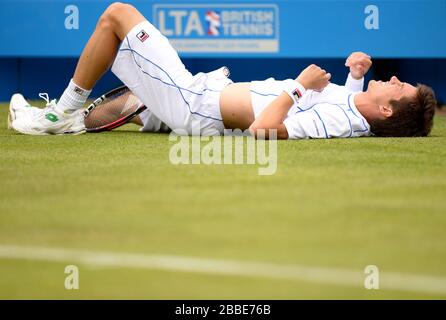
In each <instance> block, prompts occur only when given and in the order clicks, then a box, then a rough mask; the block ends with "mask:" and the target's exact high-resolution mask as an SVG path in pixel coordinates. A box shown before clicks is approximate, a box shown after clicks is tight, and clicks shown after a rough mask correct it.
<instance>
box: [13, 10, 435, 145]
mask: <svg viewBox="0 0 446 320" xmlns="http://www.w3.org/2000/svg"><path fill="white" fill-rule="evenodd" d="M371 64H372V61H371V58H370V56H368V55H366V54H364V53H361V52H356V53H353V54H352V55H351V56H350V57H349V58H348V59H347V61H346V66H347V67H349V68H350V74H349V76H348V78H347V81H346V83H345V85H344V86H339V85H335V84H332V83H330V78H331V75H330V73H327V72H326V71H325V70H323V69H321V68H320V67H318V66H316V65H310V66H308V67H307V68H306V69H305V70H303V71H302V72H301V73H300V74H299V76H298V77H297V78H296V79H294V80H293V79H287V80H283V81H278V80H275V79H273V78H270V79H267V80H264V81H252V82H249V83H233V82H232V81H231V80H230V79H229V70H228V69H227V68H226V67H222V68H220V69H218V70H215V71H213V72H209V73H198V74H196V75H192V74H191V73H190V72H189V71H188V70H187V69H186V68H185V66H184V65H183V63H182V62H181V60H180V58H179V57H178V54H177V52H176V51H175V50H174V49H173V47H172V46H171V45H170V43H169V40H168V39H167V38H166V37H165V36H163V35H162V34H161V33H160V31H159V30H157V29H156V28H155V27H154V26H153V25H152V24H151V23H150V22H149V21H147V20H146V19H145V18H144V16H142V14H141V13H140V12H139V11H138V10H137V9H135V8H134V7H133V6H131V5H128V4H123V3H114V4H112V5H110V6H109V7H108V8H107V9H106V10H105V12H104V13H103V15H102V16H101V17H100V19H99V21H98V23H97V27H96V30H95V31H94V33H93V34H92V36H91V38H90V40H89V41H88V43H87V45H86V47H85V48H84V50H83V52H82V55H81V57H80V59H79V61H78V64H77V67H76V70H75V73H74V76H73V78H72V79H71V81H70V83H69V84H68V87H67V88H66V89H65V91H64V93H63V94H62V96H61V97H60V99H59V100H58V102H57V103H56V100H53V101H49V99H47V100H48V105H47V108H45V109H42V110H40V111H35V112H31V113H24V112H22V113H20V112H19V110H20V108H21V107H23V106H24V105H26V102H25V101H24V99H23V98H22V97H21V96H20V95H15V96H13V99H12V100H11V108H10V109H11V115H10V118H11V125H12V127H13V128H14V129H15V130H17V131H19V132H21V133H24V134H34V135H42V134H77V133H82V132H84V130H85V127H84V125H83V122H82V119H81V117H82V112H81V111H82V107H83V105H84V104H85V102H86V99H87V98H88V96H89V94H90V92H91V89H92V88H93V86H94V85H95V84H96V82H97V81H98V80H99V79H100V78H101V76H102V75H103V74H104V73H105V72H106V71H107V70H108V69H109V68H110V67H111V69H112V71H113V73H114V74H115V75H116V76H117V77H118V78H119V79H120V80H121V81H122V82H123V83H124V84H125V85H126V86H128V87H129V88H130V90H131V91H132V92H133V93H134V94H135V95H136V96H137V97H138V98H139V99H140V100H141V104H144V105H146V106H147V107H148V109H147V110H146V111H144V112H143V113H141V114H140V116H139V117H138V118H137V119H136V122H138V123H139V124H140V125H141V126H142V130H141V131H149V132H153V131H159V130H161V129H162V128H164V127H165V126H167V127H168V128H170V129H171V130H174V131H175V130H178V131H179V132H182V133H187V134H195V133H198V134H200V135H219V134H222V133H223V132H224V130H225V129H236V128H238V129H242V130H245V129H248V128H249V129H250V131H251V132H252V134H254V135H256V136H257V135H258V133H259V132H260V131H262V132H264V131H265V130H266V138H268V132H270V131H269V130H274V132H275V133H276V134H275V135H274V137H276V136H277V138H279V139H301V138H333V137H361V136H369V135H372V134H374V135H376V136H427V135H428V134H429V133H430V131H431V128H432V125H433V116H434V112H435V106H436V100H435V96H434V93H433V91H432V89H431V88H429V87H427V86H425V85H417V86H413V85H410V84H408V83H405V82H401V81H400V80H399V79H398V78H397V77H392V78H391V79H390V80H389V81H386V82H383V81H370V82H369V83H368V87H367V90H366V91H365V92H363V86H364V78H363V77H364V74H365V73H366V72H367V71H368V70H369V68H370V66H371ZM25 114H28V116H25ZM260 129H262V130H260ZM271 132H272V131H271Z"/></svg>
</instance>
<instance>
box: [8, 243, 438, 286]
mask: <svg viewBox="0 0 446 320" xmlns="http://www.w3.org/2000/svg"><path fill="white" fill-rule="evenodd" d="M1 258H3V259H25V260H41V261H53V262H66V263H79V264H86V265H90V266H94V267H114V268H141V269H158V270H168V271H181V272H194V273H203V274H219V275H229V276H243V277H258V278H267V279H282V280H295V281H305V282H311V283H321V284H333V285H342V286H350V287H360V288H364V280H365V277H366V275H365V274H364V272H363V270H351V269H340V268H328V267H310V266H299V265H278V264H269V263H252V262H242V261H228V260H214V259H202V258H193V257H181V256H167V255H147V254H126V253H113V252H101V251H87V250H75V249H65V248H48V247H28V246H9V245H0V259H1ZM379 283H380V289H382V290H398V291H410V292H418V293H428V294H446V277H437V276H428V275H416V274H403V273H393V272H386V271H383V270H380V273H379Z"/></svg>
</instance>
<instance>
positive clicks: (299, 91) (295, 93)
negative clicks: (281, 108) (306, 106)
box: [283, 79, 307, 103]
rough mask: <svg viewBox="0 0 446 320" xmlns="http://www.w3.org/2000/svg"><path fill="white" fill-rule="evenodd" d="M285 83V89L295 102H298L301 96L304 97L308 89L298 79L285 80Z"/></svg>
mask: <svg viewBox="0 0 446 320" xmlns="http://www.w3.org/2000/svg"><path fill="white" fill-rule="evenodd" d="M283 84H284V90H283V91H285V92H286V93H287V94H288V95H289V96H290V97H291V99H293V101H294V102H295V103H297V101H299V99H300V98H302V96H303V95H304V94H305V92H306V91H307V90H306V89H305V88H304V86H303V85H301V84H300V83H299V82H297V81H296V80H291V79H288V80H285V81H284V82H283Z"/></svg>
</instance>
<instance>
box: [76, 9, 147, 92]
mask: <svg viewBox="0 0 446 320" xmlns="http://www.w3.org/2000/svg"><path fill="white" fill-rule="evenodd" d="M144 20H146V19H145V18H144V16H143V15H142V14H141V13H140V12H139V11H138V10H137V9H136V8H134V7H133V6H131V5H128V4H123V3H119V2H116V3H113V4H112V5H110V6H109V7H108V8H107V10H105V12H104V13H103V14H102V16H101V17H100V18H99V21H98V24H97V26H96V30H95V31H94V33H93V34H92V36H91V37H90V40H88V43H87V45H86V46H85V48H84V50H83V52H82V55H81V57H80V58H79V61H78V64H77V67H76V71H75V73H74V76H73V81H74V82H75V83H76V84H77V85H78V86H80V87H81V88H84V89H86V90H90V89H91V88H93V86H94V85H95V84H96V82H97V81H98V80H99V79H100V78H101V76H102V75H103V74H104V73H105V72H106V71H107V70H108V69H109V68H110V66H111V65H112V63H113V61H114V59H115V56H116V53H117V51H118V48H119V44H120V43H121V41H122V40H123V39H124V37H125V36H126V35H127V33H128V32H129V31H130V30H131V29H132V28H133V27H134V26H136V25H137V24H138V23H140V22H142V21H144Z"/></svg>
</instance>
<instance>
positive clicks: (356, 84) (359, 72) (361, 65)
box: [345, 52, 372, 92]
mask: <svg viewBox="0 0 446 320" xmlns="http://www.w3.org/2000/svg"><path fill="white" fill-rule="evenodd" d="M345 66H346V67H349V68H350V73H349V75H348V77H347V80H346V82H345V87H346V88H348V89H349V90H351V91H353V92H362V91H363V89H364V75H365V74H366V73H367V72H368V71H369V69H370V67H371V66H372V58H371V57H370V56H369V55H368V54H366V53H364V52H353V53H352V54H351V55H350V56H349V57H348V58H347V60H346V61H345Z"/></svg>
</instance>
